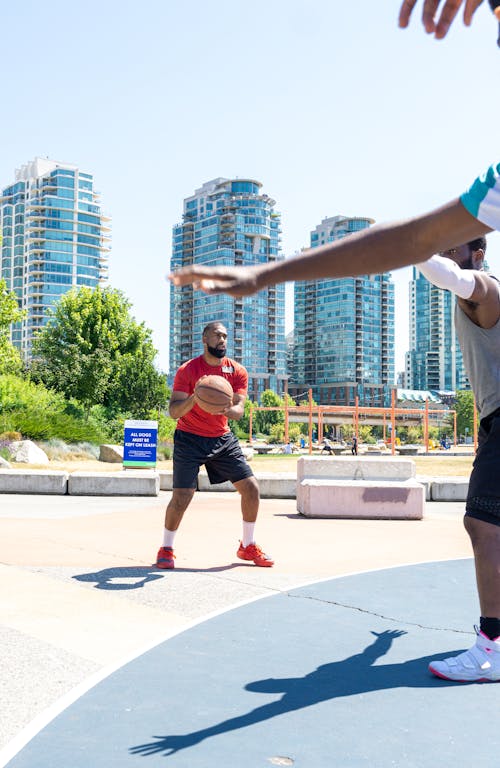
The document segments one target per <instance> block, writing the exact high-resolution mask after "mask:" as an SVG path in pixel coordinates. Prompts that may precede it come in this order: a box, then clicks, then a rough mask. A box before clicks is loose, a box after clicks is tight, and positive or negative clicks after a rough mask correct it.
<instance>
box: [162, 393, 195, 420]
mask: <svg viewBox="0 0 500 768" xmlns="http://www.w3.org/2000/svg"><path fill="white" fill-rule="evenodd" d="M193 405H194V395H190V396H189V397H186V398H184V399H182V400H171V401H170V403H169V406H168V412H169V414H170V416H171V417H172V418H173V419H180V418H181V416H184V415H185V414H186V413H188V412H189V411H190V410H191V408H192V407H193Z"/></svg>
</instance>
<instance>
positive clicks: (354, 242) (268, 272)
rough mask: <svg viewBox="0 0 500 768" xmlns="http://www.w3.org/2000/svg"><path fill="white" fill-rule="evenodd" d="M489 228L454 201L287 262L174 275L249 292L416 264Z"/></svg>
mask: <svg viewBox="0 0 500 768" xmlns="http://www.w3.org/2000/svg"><path fill="white" fill-rule="evenodd" d="M486 232H491V229H490V228H489V227H487V226H486V225H485V224H482V223H481V222H480V221H478V220H477V219H476V218H474V216H472V215H471V214H470V213H469V212H468V211H467V210H466V209H465V208H464V206H463V205H462V203H461V202H460V201H459V200H458V199H456V200H453V201H452V202H450V203H447V204H446V205H444V206H442V207H441V208H438V209H436V210H434V211H431V212H430V213H427V214H424V215H422V216H418V217H415V218H412V219H408V220H406V221H400V222H396V223H393V224H377V225H375V226H374V227H371V228H370V229H365V230H362V231H360V232H356V233H355V234H352V235H349V236H348V237H345V238H343V239H342V240H336V241H335V242H333V243H327V244H326V245H322V246H320V247H319V248H310V249H308V250H305V251H303V252H302V253H301V254H299V255H298V256H294V257H293V258H291V259H285V260H284V261H278V262H271V263H269V264H262V265H258V266H254V267H213V268H203V267H202V266H196V265H193V266H190V267H185V268H184V269H181V270H179V271H178V272H175V273H174V274H173V275H170V279H171V280H172V281H173V283H174V285H178V286H181V285H188V284H189V283H193V284H194V286H195V287H196V288H199V289H201V290H203V291H205V292H206V293H211V294H215V293H228V294H230V295H231V296H247V295H250V294H252V293H256V292H257V291H260V290H262V289H263V288H265V287H266V286H268V285H274V284H276V283H283V282H286V281H288V280H318V279H320V278H325V277H355V276H357V275H369V274H379V273H382V272H388V271H390V270H392V269H398V268H399V267H405V266H408V265H410V264H418V263H419V262H422V261H426V260H427V259H429V258H430V257H431V256H432V255H433V254H434V253H437V252H438V251H443V250H446V249H447V248H452V247H454V246H455V245H456V244H457V243H466V242H468V241H470V240H473V239H474V238H476V237H479V236H480V235H484V234H485V233H486Z"/></svg>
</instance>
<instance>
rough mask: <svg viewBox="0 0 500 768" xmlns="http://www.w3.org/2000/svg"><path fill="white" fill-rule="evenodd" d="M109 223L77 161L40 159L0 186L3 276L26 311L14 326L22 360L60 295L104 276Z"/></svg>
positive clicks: (0, 264)
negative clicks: (69, 163)
mask: <svg viewBox="0 0 500 768" xmlns="http://www.w3.org/2000/svg"><path fill="white" fill-rule="evenodd" d="M109 221H110V220H109V218H108V217H107V216H104V215H103V213H102V212H101V206H100V203H99V195H98V194H97V193H96V191H95V190H94V181H93V177H92V176H91V174H89V173H83V172H82V171H80V170H79V169H78V168H77V167H76V166H74V165H67V164H64V163H56V162H54V161H52V160H48V159H42V158H35V160H34V161H32V162H30V163H27V164H26V165H23V166H22V167H21V168H19V169H18V170H16V174H15V182H14V184H11V185H9V186H8V187H5V188H4V189H3V190H2V193H1V196H0V232H1V234H2V252H1V259H0V266H1V277H2V278H4V279H5V281H6V283H7V288H8V289H9V290H12V291H14V292H15V294H16V296H17V299H18V303H19V307H20V308H21V309H24V310H27V316H26V318H25V319H24V320H23V321H22V322H19V323H16V324H15V325H13V327H12V331H11V338H12V342H13V344H14V345H15V346H16V347H17V348H18V349H20V350H21V353H22V354H23V356H24V358H25V359H29V357H30V354H31V344H32V340H33V335H34V333H35V332H36V331H38V330H39V329H40V328H41V327H42V326H43V325H44V323H45V322H46V321H47V310H48V309H49V308H50V307H51V306H52V305H53V304H54V303H55V302H56V301H57V300H58V299H59V298H60V297H61V295H62V294H64V293H66V292H67V291H68V290H70V289H71V288H74V287H78V286H80V285H88V286H90V287H95V286H97V285H99V284H100V283H102V282H104V281H105V280H106V277H107V266H106V261H107V252H108V251H109V247H108V242H109V233H110V226H109Z"/></svg>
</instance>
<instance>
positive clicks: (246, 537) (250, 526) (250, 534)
mask: <svg viewBox="0 0 500 768" xmlns="http://www.w3.org/2000/svg"><path fill="white" fill-rule="evenodd" d="M254 531H255V523H246V522H245V520H243V539H242V544H243V546H244V547H248V545H249V544H255V538H254Z"/></svg>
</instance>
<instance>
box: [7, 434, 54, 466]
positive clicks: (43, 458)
mask: <svg viewBox="0 0 500 768" xmlns="http://www.w3.org/2000/svg"><path fill="white" fill-rule="evenodd" d="M7 448H8V449H9V451H10V455H11V458H12V461H16V462H17V463H18V464H48V463H49V457H48V456H47V454H46V453H45V451H42V449H41V448H39V447H38V445H35V443H33V442H32V441H31V440H15V441H14V442H13V443H10V444H9V445H8V446H7Z"/></svg>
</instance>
